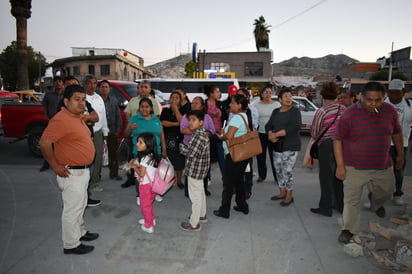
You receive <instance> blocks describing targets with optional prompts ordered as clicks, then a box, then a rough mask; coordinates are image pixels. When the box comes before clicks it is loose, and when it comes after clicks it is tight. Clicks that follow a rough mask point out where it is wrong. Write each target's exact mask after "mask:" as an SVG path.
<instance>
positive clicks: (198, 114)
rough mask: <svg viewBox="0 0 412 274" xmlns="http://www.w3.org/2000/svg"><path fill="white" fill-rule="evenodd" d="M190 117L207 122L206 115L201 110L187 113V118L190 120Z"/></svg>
mask: <svg viewBox="0 0 412 274" xmlns="http://www.w3.org/2000/svg"><path fill="white" fill-rule="evenodd" d="M189 116H195V117H196V118H197V119H199V120H200V121H204V120H205V113H204V112H203V111H201V110H199V109H192V110H191V111H189V112H188V113H187V117H188V118H189Z"/></svg>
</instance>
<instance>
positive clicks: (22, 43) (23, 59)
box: [10, 0, 31, 90]
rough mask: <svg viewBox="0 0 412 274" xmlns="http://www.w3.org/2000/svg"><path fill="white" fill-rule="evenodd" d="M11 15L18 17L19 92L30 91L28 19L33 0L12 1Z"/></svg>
mask: <svg viewBox="0 0 412 274" xmlns="http://www.w3.org/2000/svg"><path fill="white" fill-rule="evenodd" d="M10 4H11V14H12V15H13V16H14V17H16V32H17V87H16V88H17V90H23V89H29V66H28V54H27V19H28V18H30V16H31V0H10Z"/></svg>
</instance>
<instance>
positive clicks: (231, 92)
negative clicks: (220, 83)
mask: <svg viewBox="0 0 412 274" xmlns="http://www.w3.org/2000/svg"><path fill="white" fill-rule="evenodd" d="M236 92H237V86H235V85H230V86H229V87H228V88H227V93H228V94H229V96H233V95H235V94H236Z"/></svg>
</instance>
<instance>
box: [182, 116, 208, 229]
mask: <svg viewBox="0 0 412 274" xmlns="http://www.w3.org/2000/svg"><path fill="white" fill-rule="evenodd" d="M204 116H205V115H204V112H203V111H201V110H192V111H190V112H189V113H188V114H187V117H188V120H189V129H190V130H192V131H193V133H192V138H191V139H190V142H189V147H187V148H186V149H185V151H184V154H185V155H186V166H185V175H186V176H187V180H188V188H189V198H190V201H191V202H192V215H191V216H190V219H189V221H184V222H182V223H181V225H180V227H181V228H182V229H183V230H187V231H199V230H200V223H199V222H202V223H206V222H207V218H206V196H205V190H204V187H203V178H205V177H206V176H207V172H208V170H209V167H210V142H209V137H208V136H207V134H206V131H205V129H204V128H203V120H204Z"/></svg>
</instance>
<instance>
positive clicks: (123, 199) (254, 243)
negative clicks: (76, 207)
mask: <svg viewBox="0 0 412 274" xmlns="http://www.w3.org/2000/svg"><path fill="white" fill-rule="evenodd" d="M212 174H213V183H212V185H211V186H210V191H211V192H212V196H210V197H208V198H207V208H208V223H207V224H204V225H202V230H201V231H200V232H186V231H183V230H181V229H179V224H180V222H181V221H182V220H184V219H185V218H187V217H188V216H189V215H190V201H189V200H188V199H187V198H185V197H184V195H183V191H182V190H180V189H178V188H177V187H174V188H172V189H171V191H170V192H169V193H167V194H166V195H165V197H164V201H163V202H162V203H157V202H155V204H154V209H155V214H156V216H157V225H156V227H155V232H154V234H147V233H144V232H142V231H141V229H140V225H138V223H137V220H138V219H139V218H141V213H140V210H139V209H138V207H137V205H136V199H135V190H134V188H132V187H131V188H127V189H122V188H120V184H121V183H122V182H123V181H111V180H109V179H108V170H107V168H103V174H102V175H103V177H102V178H103V179H102V184H101V185H102V186H103V188H104V191H103V192H94V193H93V198H96V199H101V200H102V201H103V203H102V205H100V206H98V207H94V208H88V209H87V210H86V214H85V221H86V227H87V228H88V229H89V230H90V231H92V232H98V233H99V234H100V238H99V239H97V240H96V241H94V242H92V244H93V245H95V250H94V251H93V252H92V253H90V254H87V255H81V256H77V255H64V254H63V247H62V241H61V222H60V218H61V207H62V202H61V195H60V191H59V189H58V188H57V185H56V182H55V174H54V173H53V172H52V171H51V170H49V171H47V172H42V173H40V172H38V166H37V165H36V166H34V165H33V166H25V170H22V167H21V166H15V165H0V182H1V183H0V273H16V274H21V273H217V274H218V273H239V274H243V273H244V274H250V273H259V274H260V273H333V274H337V273H345V274H346V273H352V274H355V273H386V272H385V271H384V270H382V269H379V268H377V267H376V266H374V265H373V264H371V262H370V261H369V259H367V258H365V257H361V258H356V259H354V258H351V257H349V256H347V255H346V254H344V253H343V247H342V245H341V244H339V243H338V241H337V237H338V235H339V233H340V227H339V225H338V221H337V220H338V217H340V215H339V214H337V213H334V216H333V217H331V218H328V217H323V216H318V215H315V214H312V213H310V211H309V208H310V207H317V203H318V199H319V192H320V190H319V183H318V179H317V176H318V175H317V169H316V168H315V169H313V170H311V169H307V168H303V167H301V161H300V162H298V164H297V167H296V169H295V191H294V197H295V203H293V204H292V205H291V206H289V207H286V208H283V207H281V206H280V205H279V204H278V202H274V201H271V200H270V199H269V198H270V197H271V196H272V195H274V194H276V193H277V187H276V186H275V184H274V183H273V181H272V178H271V177H270V180H266V181H265V182H263V183H259V184H257V183H255V184H254V186H253V194H252V197H251V199H250V200H249V207H250V213H249V215H244V214H243V213H239V212H236V211H234V210H232V211H231V216H230V219H222V218H218V217H216V216H214V215H213V213H212V211H213V210H214V209H217V208H218V207H219V205H220V199H221V191H222V183H221V181H220V179H218V178H219V177H220V174H219V171H218V167H217V165H216V164H213V169H212ZM122 176H123V174H122ZM254 180H256V177H255V178H254ZM270 181H272V182H270ZM411 181H412V178H411V177H406V178H405V190H406V192H407V195H406V197H408V198H410V197H411V195H410V194H411V185H412V183H411ZM363 198H364V199H365V200H366V195H364V197H363ZM386 209H387V217H386V218H385V221H387V220H388V219H389V217H391V216H397V215H399V214H400V212H401V211H402V208H401V207H396V206H393V205H392V203H388V204H387V206H386ZM361 218H362V223H361V227H360V230H366V229H367V222H368V221H369V220H372V219H374V220H377V221H379V222H381V223H382V222H383V220H382V219H379V218H378V217H377V216H376V215H375V214H374V213H372V212H369V211H365V210H363V211H362V217H361Z"/></svg>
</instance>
